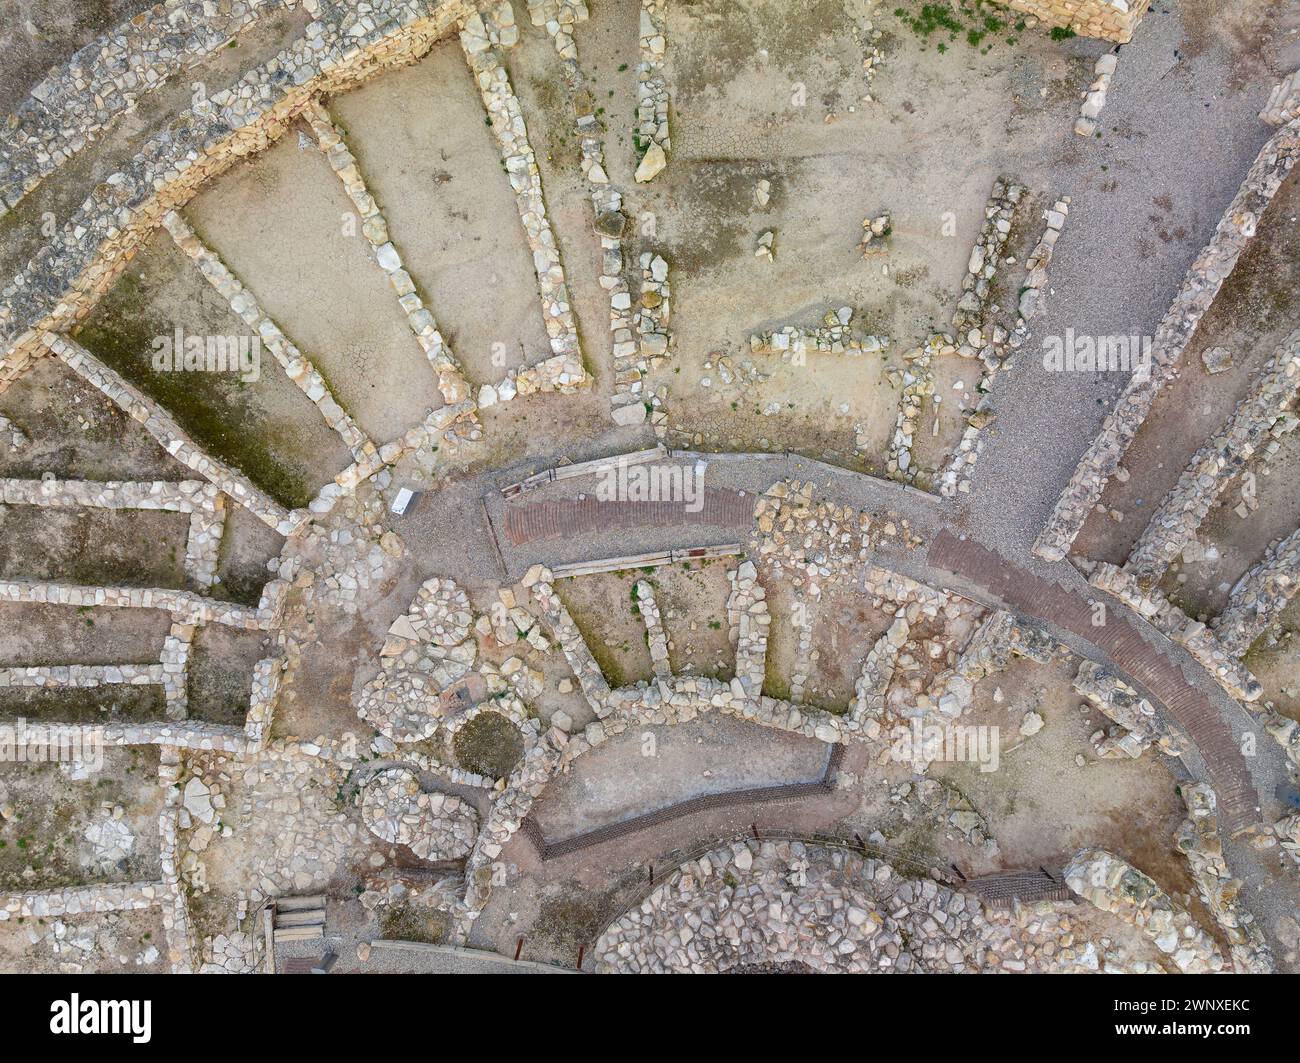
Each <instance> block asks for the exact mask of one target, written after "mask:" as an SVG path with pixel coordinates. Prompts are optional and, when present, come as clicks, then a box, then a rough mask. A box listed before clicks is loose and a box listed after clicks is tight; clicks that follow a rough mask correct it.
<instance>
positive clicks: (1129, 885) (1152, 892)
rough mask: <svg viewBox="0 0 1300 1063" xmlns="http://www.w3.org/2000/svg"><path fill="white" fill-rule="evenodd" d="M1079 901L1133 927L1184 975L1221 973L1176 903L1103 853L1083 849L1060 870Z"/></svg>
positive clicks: (1210, 946)
mask: <svg viewBox="0 0 1300 1063" xmlns="http://www.w3.org/2000/svg"><path fill="white" fill-rule="evenodd" d="M1065 881H1066V883H1067V884H1068V885H1069V887H1070V889H1072V890H1074V892H1075V893H1077V894H1078V895H1079V896H1080V897H1082V898H1083V899H1084V900H1086V901H1090V902H1092V903H1093V904H1095V905H1096V906H1097V907H1098V908H1100V909H1101V910H1102V911H1103V912H1111V913H1112V914H1114V915H1117V916H1119V918H1121V919H1123V920H1124V922H1126V923H1128V924H1130V925H1131V926H1135V927H1137V928H1138V929H1139V930H1141V931H1142V932H1143V933H1144V934H1145V935H1146V936H1147V937H1149V938H1150V939H1151V940H1152V941H1153V942H1155V945H1156V948H1158V949H1159V950H1160V951H1161V952H1163V953H1164V954H1165V955H1167V956H1168V957H1169V958H1170V959H1171V960H1172V961H1173V963H1174V966H1176V967H1177V968H1178V970H1179V971H1181V972H1182V973H1183V974H1210V973H1214V972H1219V971H1222V970H1224V967H1225V963H1224V959H1223V953H1221V952H1220V951H1219V947H1218V946H1217V945H1216V944H1215V943H1214V939H1213V938H1212V937H1210V935H1209V934H1207V933H1206V932H1205V931H1204V930H1203V929H1201V927H1199V926H1198V925H1197V924H1196V921H1195V920H1194V919H1193V918H1192V917H1191V916H1190V915H1189V914H1188V913H1187V911H1186V909H1184V908H1183V907H1182V905H1180V904H1179V903H1178V902H1177V901H1175V900H1174V899H1173V898H1172V897H1170V896H1169V894H1167V893H1166V892H1165V891H1164V890H1162V889H1161V888H1160V887H1159V886H1158V885H1156V883H1155V882H1154V881H1153V880H1152V879H1151V878H1150V877H1149V876H1148V875H1144V874H1143V873H1142V872H1141V871H1139V870H1138V869H1137V868H1135V867H1132V866H1130V865H1129V864H1127V863H1125V862H1124V861H1123V860H1121V859H1120V858H1119V857H1118V856H1115V855H1114V854H1113V853H1108V852H1106V851H1105V850H1104V849H1082V850H1080V851H1079V852H1078V853H1076V854H1075V856H1074V859H1073V860H1071V861H1070V864H1069V866H1068V867H1067V868H1066V869H1065Z"/></svg>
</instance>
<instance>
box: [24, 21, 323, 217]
mask: <svg viewBox="0 0 1300 1063" xmlns="http://www.w3.org/2000/svg"><path fill="white" fill-rule="evenodd" d="M298 4H299V0H243V2H241V3H238V4H222V5H217V4H214V3H212V2H211V0H167V2H165V3H161V4H156V5H155V6H154V7H152V8H150V9H148V10H146V11H144V12H142V13H141V14H140V15H138V16H137V17H135V18H133V19H131V20H130V21H129V22H125V23H123V24H122V25H121V26H119V27H118V28H117V29H116V30H114V31H113V32H111V33H108V34H105V35H104V36H102V37H99V38H97V39H96V40H94V41H92V42H91V43H90V44H88V45H86V46H85V47H84V48H82V49H81V50H80V51H79V52H77V53H76V54H75V55H74V56H73V57H72V58H71V60H69V62H68V63H66V64H65V65H63V66H61V67H56V68H54V69H53V70H51V71H50V73H49V74H48V75H46V77H45V78H44V79H43V80H41V81H40V82H39V83H38V84H37V85H36V86H34V87H33V88H32V90H31V92H30V93H29V94H28V98H27V99H26V100H24V101H23V102H22V104H20V105H19V107H18V109H17V111H15V112H14V114H13V115H12V116H11V117H10V119H9V121H8V122H5V123H0V217H3V216H4V215H5V213H6V212H7V211H8V210H12V209H13V208H14V207H16V206H18V204H19V203H20V202H22V200H23V199H24V198H25V197H26V196H27V195H28V194H29V193H31V191H32V190H33V189H35V188H36V187H37V185H39V184H40V183H41V181H42V180H43V179H44V178H46V177H48V176H49V175H50V174H51V173H53V172H54V171H56V170H57V169H58V168H59V167H60V166H62V165H63V164H64V163H66V162H68V161H69V160H70V159H72V158H73V157H74V156H76V155H77V153H78V152H80V151H82V150H84V149H85V147H86V146H87V145H88V144H90V143H91V142H92V141H94V140H95V139H97V138H98V136H99V135H100V134H102V133H103V132H104V131H105V130H106V129H108V128H109V127H111V126H112V125H113V123H114V122H115V121H116V120H117V119H118V118H120V117H121V116H122V115H124V114H129V113H130V112H131V111H133V110H135V107H136V103H137V101H138V100H139V99H140V98H141V96H143V95H144V94H145V93H148V92H151V91H153V90H154V89H156V88H158V86H160V85H162V84H163V83H164V82H165V81H167V80H168V79H169V78H171V77H173V76H175V75H176V74H178V73H179V72H181V71H182V70H184V69H185V68H186V67H189V66H193V65H195V64H196V63H199V62H201V61H202V60H203V59H205V58H206V57H207V56H209V55H211V54H212V53H213V52H214V51H216V50H217V49H218V48H221V47H222V46H224V45H225V44H227V43H228V42H229V41H231V40H232V39H234V38H235V37H237V36H238V34H239V33H240V32H241V31H242V30H244V29H246V28H247V27H248V26H250V25H252V24H254V23H255V22H258V21H260V20H261V19H264V18H266V17H267V16H268V15H270V14H273V13H275V12H278V11H284V10H292V9H293V8H295V7H297V6H298ZM302 6H303V8H304V9H305V10H307V11H309V12H312V13H317V12H319V10H320V8H321V6H322V5H321V4H320V3H319V2H317V0H302ZM327 6H332V5H327Z"/></svg>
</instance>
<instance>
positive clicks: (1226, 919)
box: [1175, 783, 1273, 974]
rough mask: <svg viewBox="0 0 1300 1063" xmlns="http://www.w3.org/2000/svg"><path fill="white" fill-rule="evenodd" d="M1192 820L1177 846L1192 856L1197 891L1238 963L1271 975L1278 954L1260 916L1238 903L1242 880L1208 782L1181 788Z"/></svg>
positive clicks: (1235, 964) (1245, 969) (1240, 969)
mask: <svg viewBox="0 0 1300 1063" xmlns="http://www.w3.org/2000/svg"><path fill="white" fill-rule="evenodd" d="M1180 793H1181V794H1182V797H1183V802H1184V804H1186V805H1187V819H1186V820H1185V821H1184V823H1183V825H1182V827H1181V828H1180V829H1179V831H1178V835H1177V837H1176V839H1175V844H1176V845H1177V846H1178V849H1179V850H1180V851H1181V852H1182V853H1183V855H1184V856H1186V857H1187V862H1188V865H1189V867H1190V868H1191V872H1192V878H1193V880H1195V882H1196V889H1197V891H1198V892H1199V893H1200V895H1201V900H1203V901H1204V902H1205V906H1206V908H1208V909H1209V910H1210V914H1211V915H1213V916H1214V918H1215V920H1216V921H1217V922H1218V924H1219V926H1220V927H1222V928H1223V932H1224V934H1225V935H1226V936H1227V939H1228V946H1229V949H1230V951H1231V954H1232V966H1233V969H1234V970H1235V971H1237V972H1238V973H1240V974H1246V973H1249V974H1269V973H1271V972H1272V971H1273V954H1272V952H1271V951H1270V950H1269V947H1268V943H1267V942H1266V941H1265V940H1264V935H1263V932H1262V931H1261V930H1260V928H1259V924H1258V923H1256V922H1255V917H1254V916H1252V915H1251V914H1250V913H1249V912H1248V911H1246V910H1245V909H1243V908H1242V907H1241V906H1240V905H1238V903H1237V897H1238V896H1239V895H1240V893H1241V880H1240V879H1235V878H1233V877H1232V873H1231V872H1230V871H1229V870H1228V864H1227V861H1225V860H1224V858H1223V845H1222V843H1221V842H1220V841H1219V817H1218V813H1217V811H1216V809H1217V805H1218V801H1217V799H1216V798H1215V796H1214V791H1213V790H1212V789H1210V787H1209V786H1208V785H1207V784H1206V783H1197V784H1196V785H1194V786H1183V787H1181V788H1180Z"/></svg>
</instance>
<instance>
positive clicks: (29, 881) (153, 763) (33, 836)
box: [0, 746, 163, 891]
mask: <svg viewBox="0 0 1300 1063" xmlns="http://www.w3.org/2000/svg"><path fill="white" fill-rule="evenodd" d="M162 801H163V792H162V789H161V788H160V787H159V785H158V751H157V749H156V748H155V747H153V746H132V747H130V748H108V749H105V750H104V765H103V768H102V769H101V770H100V771H98V772H92V771H90V770H88V769H80V768H78V769H74V768H73V767H72V766H69V765H64V764H6V765H5V766H4V769H3V771H0V804H3V805H4V806H5V807H6V809H8V811H7V812H6V814H5V816H4V817H3V819H0V890H5V891H23V890H37V889H61V888H65V887H68V886H79V885H85V884H89V883H93V882H133V881H142V880H148V879H157V878H159V877H160V876H161V875H162V869H161V867H160V865H159V863H158V859H159V857H158V814H159V813H160V812H161V811H162ZM119 810H120V811H119ZM105 822H110V823H111V827H110V828H108V829H111V830H112V831H113V832H114V833H113V834H112V835H111V837H112V838H113V839H114V840H115V841H116V840H117V839H118V837H119V834H118V833H117V832H119V831H120V832H121V833H120V838H121V839H123V841H122V842H119V843H118V844H119V845H120V847H121V850H122V851H123V852H124V853H125V855H124V857H123V858H122V859H120V860H110V859H108V857H107V852H108V850H107V849H106V848H101V849H99V850H97V849H96V846H95V845H93V844H92V840H91V839H90V838H87V836H86V831H87V828H91V829H92V831H98V830H100V829H101V828H102V826H103V824H104V823H105ZM127 844H129V851H126V845H127Z"/></svg>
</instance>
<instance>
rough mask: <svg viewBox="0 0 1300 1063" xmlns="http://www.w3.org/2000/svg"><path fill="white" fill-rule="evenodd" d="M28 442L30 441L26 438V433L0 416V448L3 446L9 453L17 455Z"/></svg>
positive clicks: (6, 418)
mask: <svg viewBox="0 0 1300 1063" xmlns="http://www.w3.org/2000/svg"><path fill="white" fill-rule="evenodd" d="M30 442H31V440H30V439H28V438H27V433H26V432H24V431H23V430H22V429H21V428H19V427H18V426H17V425H16V424H14V423H13V421H11V420H9V418H8V417H5V416H4V415H3V414H0V446H5V447H7V448H8V449H9V450H10V451H11V452H14V453H17V452H18V451H20V450H22V449H23V447H25V446H27V444H28V443H30Z"/></svg>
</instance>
